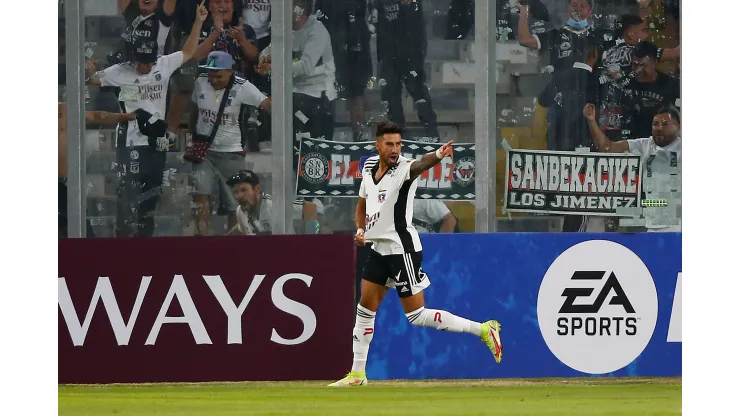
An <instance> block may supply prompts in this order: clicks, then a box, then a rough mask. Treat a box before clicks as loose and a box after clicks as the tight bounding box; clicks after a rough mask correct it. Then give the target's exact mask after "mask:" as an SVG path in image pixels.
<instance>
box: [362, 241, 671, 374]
mask: <svg viewBox="0 0 740 416" xmlns="http://www.w3.org/2000/svg"><path fill="white" fill-rule="evenodd" d="M421 239H422V244H423V247H424V250H423V255H424V261H423V268H424V271H425V272H426V273H427V275H428V277H429V279H430V282H431V285H430V286H429V288H427V289H426V290H425V291H424V297H425V303H426V307H428V308H434V309H443V310H447V311H449V312H451V313H453V314H456V315H459V316H462V317H465V318H469V319H472V320H476V321H479V322H482V321H486V320H489V319H496V320H499V322H501V326H502V330H501V338H502V341H503V361H502V362H501V364H496V363H495V361H494V359H493V356H492V354H491V352H490V351H489V350H488V348H487V347H486V346H485V345H484V344H483V343H482V342H481V341H480V340H479V339H478V337H475V336H472V335H469V334H464V333H463V334H459V333H449V332H441V331H435V330H433V329H429V328H423V327H414V326H412V325H411V324H410V323H409V322H408V321H407V320H406V317H405V316H404V313H403V310H402V308H401V306H400V305H399V303H398V301H396V300H395V299H393V298H394V297H396V294H395V293H393V292H389V294H388V296H387V297H389V298H390V299H386V301H385V302H383V304H382V305H381V307H380V309H379V311H378V313H377V315H376V322H375V332H374V337H373V341H372V344H371V345H370V354H369V358H368V370H367V375H368V378H370V379H371V380H372V379H424V378H474V379H475V378H498V377H512V378H520V377H524V378H526V377H583V376H591V375H609V376H680V375H681V234H679V233H644V234H633V235H621V234H587V233H563V234H548V233H541V234H538V233H527V234H515V233H501V234H423V235H422V237H421ZM358 261H361V259H358Z"/></svg>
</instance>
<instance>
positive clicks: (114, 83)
mask: <svg viewBox="0 0 740 416" xmlns="http://www.w3.org/2000/svg"><path fill="white" fill-rule="evenodd" d="M97 75H98V78H100V86H101V87H120V86H121V83H122V82H123V79H122V77H121V66H120V64H119V65H113V66H109V67H108V68H105V69H104V70H102V71H99V72H98V74H97Z"/></svg>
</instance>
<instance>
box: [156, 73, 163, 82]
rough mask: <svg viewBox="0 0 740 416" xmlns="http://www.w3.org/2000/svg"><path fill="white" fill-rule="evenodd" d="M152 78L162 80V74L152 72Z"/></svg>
mask: <svg viewBox="0 0 740 416" xmlns="http://www.w3.org/2000/svg"><path fill="white" fill-rule="evenodd" d="M154 80H155V81H161V80H162V74H154Z"/></svg>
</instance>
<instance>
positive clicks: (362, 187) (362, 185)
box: [359, 173, 367, 199]
mask: <svg viewBox="0 0 740 416" xmlns="http://www.w3.org/2000/svg"><path fill="white" fill-rule="evenodd" d="M366 176H367V175H365V174H364V173H363V174H362V182H360V193H359V196H360V198H365V199H367V188H366V187H365V177H366Z"/></svg>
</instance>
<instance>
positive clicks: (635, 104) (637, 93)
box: [624, 72, 681, 138]
mask: <svg viewBox="0 0 740 416" xmlns="http://www.w3.org/2000/svg"><path fill="white" fill-rule="evenodd" d="M624 92H625V98H626V100H628V101H627V102H628V103H629V109H630V111H631V112H632V113H633V116H632V125H631V129H630V130H631V132H630V136H631V137H630V138H641V137H649V136H651V135H652V125H653V117H655V113H656V112H657V111H658V110H659V109H660V107H663V106H669V105H672V106H675V107H680V103H679V102H678V99H679V97H680V94H681V83H680V82H679V80H678V79H677V78H673V77H671V76H669V75H666V74H663V73H661V72H658V78H656V80H655V81H653V82H649V83H641V82H637V80H636V79H635V80H633V81H632V82H631V83H630V84H629V85H628V86H627V87H625V89H624Z"/></svg>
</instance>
